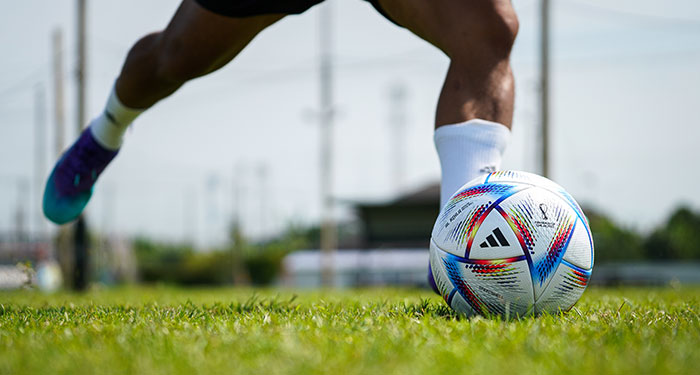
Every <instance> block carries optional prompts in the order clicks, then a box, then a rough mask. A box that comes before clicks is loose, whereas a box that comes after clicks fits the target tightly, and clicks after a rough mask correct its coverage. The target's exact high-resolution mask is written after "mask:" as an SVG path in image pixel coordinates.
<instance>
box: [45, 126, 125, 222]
mask: <svg viewBox="0 0 700 375" xmlns="http://www.w3.org/2000/svg"><path fill="white" fill-rule="evenodd" d="M118 152H119V151H112V150H108V149H106V148H104V147H102V146H101V145H100V144H99V143H97V141H96V140H95V138H94V137H93V136H92V132H91V131H90V129H87V130H85V131H83V133H82V134H81V135H80V138H78V140H77V141H76V142H75V143H74V144H73V146H71V148H70V149H68V151H66V152H65V153H64V154H63V155H62V156H61V158H60V159H59V160H58V162H57V163H56V166H55V167H54V169H53V171H52V172H51V175H50V176H49V179H48V181H47V182H46V189H45V190H44V201H43V209H44V215H45V216H46V217H47V218H48V219H49V220H51V221H53V222H54V223H56V224H65V223H68V222H70V221H73V220H75V219H77V218H78V216H80V214H81V213H82V212H83V209H85V206H86V205H87V203H88V201H89V200H90V197H91V196H92V189H93V186H94V185H95V181H97V177H98V176H99V175H100V173H102V171H103V170H104V169H105V168H106V167H107V165H108V164H109V162H110V161H112V159H114V157H115V156H116V155H117V153H118Z"/></svg>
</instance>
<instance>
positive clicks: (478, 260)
mask: <svg viewBox="0 0 700 375" xmlns="http://www.w3.org/2000/svg"><path fill="white" fill-rule="evenodd" d="M430 267H431V269H432V272H433V277H434V278H435V283H436V285H437V287H438V290H439V291H440V294H441V295H442V297H443V298H444V299H445V301H446V302H447V304H448V305H450V307H452V308H453V309H454V310H456V311H457V312H459V313H463V314H465V315H468V316H471V315H476V314H481V315H485V316H503V317H506V318H508V317H517V316H528V315H540V314H542V313H545V312H546V313H550V314H556V313H559V312H563V311H568V310H569V309H571V307H573V305H574V304H575V303H576V301H578V299H579V298H580V297H581V294H583V291H584V290H585V289H586V286H587V285H588V281H589V279H590V277H591V271H592V269H593V238H592V236H591V230H590V228H589V227H588V220H587V219H586V216H585V215H584V214H583V211H582V210H581V208H580V207H579V205H578V204H577V203H576V201H575V200H574V199H573V198H572V197H571V195H569V194H568V193H567V192H566V191H564V189H563V188H562V187H561V186H559V185H557V184H555V183H554V182H552V181H550V180H548V179H546V178H544V177H541V176H538V175H535V174H532V173H526V172H518V171H500V172H493V173H490V174H488V175H484V176H481V177H478V178H476V179H474V180H472V181H470V182H468V183H467V184H465V185H464V186H462V188H460V189H459V190H458V191H457V192H456V193H455V194H454V195H453V196H452V197H451V198H450V200H449V201H448V202H447V203H446V204H445V206H444V207H443V208H442V210H441V211H440V214H439V217H438V219H437V222H436V223H435V226H434V227H433V232H432V238H431V240H430Z"/></svg>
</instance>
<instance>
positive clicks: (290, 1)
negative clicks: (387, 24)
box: [196, 0, 396, 23]
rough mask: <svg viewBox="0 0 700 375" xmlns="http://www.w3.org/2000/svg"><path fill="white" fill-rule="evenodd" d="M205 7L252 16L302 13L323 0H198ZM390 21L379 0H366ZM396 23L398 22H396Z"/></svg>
mask: <svg viewBox="0 0 700 375" xmlns="http://www.w3.org/2000/svg"><path fill="white" fill-rule="evenodd" d="M196 1H197V3H198V4H199V5H201V6H202V7H203V8H205V9H207V10H210V11H212V12H214V13H216V14H220V15H222V16H228V17H250V16H259V15H262V14H274V13H281V14H301V13H304V12H305V11H306V10H308V9H309V8H311V7H312V6H314V5H316V4H318V3H321V2H323V0H196ZM365 1H368V2H370V3H371V4H372V6H374V8H375V9H377V11H378V12H379V13H381V14H382V15H383V16H384V17H386V18H387V19H388V20H389V21H391V22H394V20H392V19H391V18H389V16H388V15H387V14H386V12H384V9H382V7H381V6H380V5H379V1H378V0H365ZM394 23H396V22H394Z"/></svg>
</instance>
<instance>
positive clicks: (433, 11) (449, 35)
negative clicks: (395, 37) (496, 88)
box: [375, 0, 517, 56]
mask: <svg viewBox="0 0 700 375" xmlns="http://www.w3.org/2000/svg"><path fill="white" fill-rule="evenodd" d="M375 1H377V2H378V3H379V5H380V6H381V8H382V9H383V10H384V12H385V13H386V14H387V15H388V16H389V17H390V18H391V19H392V20H393V21H394V22H396V23H398V24H399V25H401V26H403V27H405V28H407V29H409V30H411V31H412V32H413V33H414V34H416V35H418V36H419V37H421V38H422V39H424V40H426V41H427V42H429V43H431V44H433V45H434V46H435V47H437V48H439V49H441V50H442V51H443V52H445V53H446V54H447V55H450V56H452V55H453V54H455V53H460V52H462V51H464V52H465V53H470V54H473V53H474V50H473V49H472V48H470V47H480V46H481V44H482V43H483V42H487V43H488V39H490V38H495V37H500V36H499V35H494V30H496V31H498V30H500V29H504V30H505V29H509V28H513V27H514V28H516V29H517V17H516V16H515V12H514V11H513V8H512V4H511V1H510V0H375ZM504 23H512V24H511V25H505V26H508V27H506V28H501V27H500V26H501V24H504Z"/></svg>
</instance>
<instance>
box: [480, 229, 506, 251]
mask: <svg viewBox="0 0 700 375" xmlns="http://www.w3.org/2000/svg"><path fill="white" fill-rule="evenodd" d="M479 246H480V247H501V246H510V244H509V243H508V241H507V240H506V237H505V236H503V232H501V229H500V228H496V229H494V230H493V232H491V234H489V235H488V236H487V237H486V241H484V242H482V243H481V245H479Z"/></svg>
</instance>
